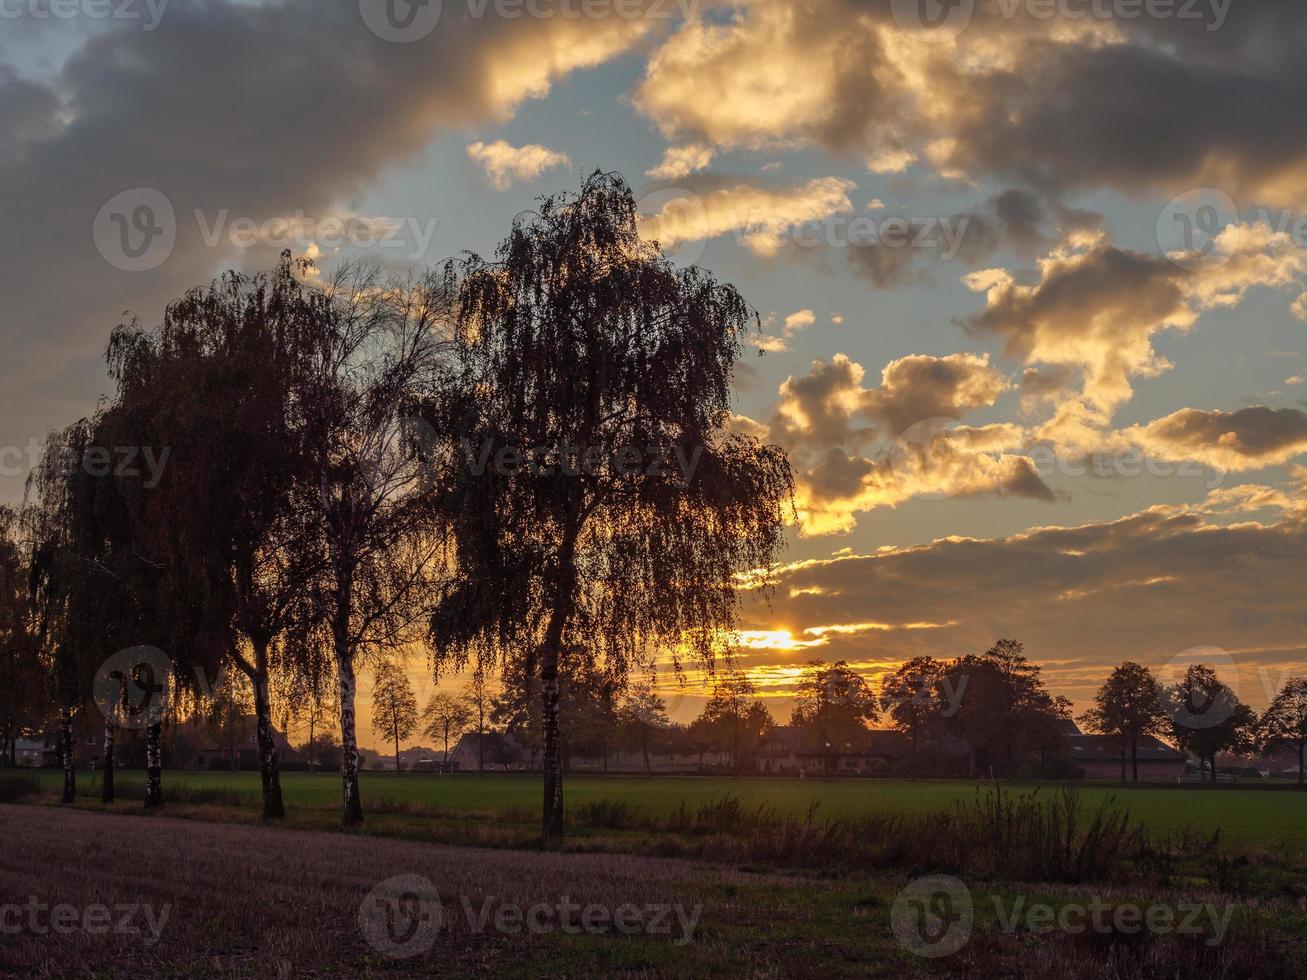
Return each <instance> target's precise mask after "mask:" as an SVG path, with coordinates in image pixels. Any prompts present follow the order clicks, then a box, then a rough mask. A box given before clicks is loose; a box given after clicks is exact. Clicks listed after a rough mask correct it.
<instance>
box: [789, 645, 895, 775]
mask: <svg viewBox="0 0 1307 980" xmlns="http://www.w3.org/2000/svg"><path fill="white" fill-rule="evenodd" d="M879 714H880V709H879V704H878V702H877V698H876V695H875V692H873V691H872V689H871V685H870V684H868V683H867V680H866V678H864V677H863V676H862V675H861V674H859V673H858V672H857V671H855V670H854V669H853V668H852V667H850V666H849V665H848V664H847V663H846V662H845V661H843V660H841V661H839V662H838V663H834V664H825V663H822V662H821V661H820V660H813V661H809V663H808V665H807V666H806V667H805V668H804V671H803V674H802V675H801V677H800V679H799V684H798V690H797V691H795V697H794V709H793V711H792V713H791V715H790V724H791V725H793V726H794V727H796V728H800V729H806V730H807V731H809V732H810V733H812V734H813V735H814V736H816V738H817V742H818V745H819V746H820V747H821V751H822V758H823V760H824V766H823V767H824V768H825V770H826V771H827V772H829V771H830V768H831V755H832V750H835V751H837V752H838V750H839V748H841V747H843V746H844V745H846V744H853V745H856V744H857V743H858V742H859V741H861V740H862V738H863V737H864V736H865V735H866V733H867V731H868V730H869V728H870V725H871V723H872V722H874V721H875V720H876V719H877V717H879Z"/></svg>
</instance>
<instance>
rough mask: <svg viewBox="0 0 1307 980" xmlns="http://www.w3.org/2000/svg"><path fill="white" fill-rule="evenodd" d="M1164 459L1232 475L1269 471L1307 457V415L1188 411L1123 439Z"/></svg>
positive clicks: (1284, 410)
mask: <svg viewBox="0 0 1307 980" xmlns="http://www.w3.org/2000/svg"><path fill="white" fill-rule="evenodd" d="M1123 436H1124V437H1126V438H1130V439H1133V440H1134V441H1136V442H1137V443H1138V444H1139V445H1141V446H1142V447H1143V448H1145V449H1146V450H1147V451H1148V452H1150V453H1152V454H1154V455H1156V456H1159V457H1161V458H1163V459H1178V460H1186V459H1191V460H1195V461H1197V462H1201V463H1207V464H1208V465H1210V466H1214V467H1217V468H1218V469H1222V470H1227V471H1231V472H1239V471H1242V470H1256V469H1263V468H1265V467H1267V466H1276V465H1279V464H1281V463H1285V462H1288V461H1289V460H1290V459H1293V458H1294V457H1295V456H1299V455H1302V454H1304V453H1307V412H1302V411H1299V410H1298V409H1295V408H1281V409H1273V408H1264V407H1254V408H1243V409H1240V410H1239V411H1237V412H1220V411H1210V412H1205V411H1201V410H1199V409H1196V408H1183V409H1181V410H1180V411H1178V412H1174V413H1172V414H1171V415H1168V416H1166V417H1165V418H1161V419H1157V420H1156V421H1154V422H1150V423H1148V424H1147V425H1145V426H1140V427H1134V428H1131V429H1129V430H1126V431H1125V432H1124V433H1123Z"/></svg>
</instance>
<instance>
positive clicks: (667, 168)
mask: <svg viewBox="0 0 1307 980" xmlns="http://www.w3.org/2000/svg"><path fill="white" fill-rule="evenodd" d="M712 161H713V151H712V149H711V148H709V147H706V146H701V145H700V144H698V143H691V144H689V145H687V146H669V147H668V148H667V149H666V151H664V153H663V159H662V162H661V163H659V164H657V165H656V166H654V167H651V168H650V169H648V170H646V171H645V176H646V177H653V178H654V179H655V180H680V179H681V178H682V177H688V176H689V175H690V174H695V173H698V172H699V171H700V170H703V169H705V168H706V167H707V166H708V165H709V164H711V163H712Z"/></svg>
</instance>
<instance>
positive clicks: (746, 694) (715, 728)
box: [695, 669, 772, 779]
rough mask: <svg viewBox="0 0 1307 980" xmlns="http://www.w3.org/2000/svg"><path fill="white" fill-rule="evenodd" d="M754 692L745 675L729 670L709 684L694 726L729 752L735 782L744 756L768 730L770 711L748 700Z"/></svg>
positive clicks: (760, 740) (753, 749)
mask: <svg viewBox="0 0 1307 980" xmlns="http://www.w3.org/2000/svg"><path fill="white" fill-rule="evenodd" d="M755 693H756V691H755V688H754V685H753V682H752V681H750V680H749V678H748V675H746V674H745V673H744V671H742V670H738V669H732V670H730V671H728V672H727V673H726V674H725V675H723V676H721V677H720V678H719V679H718V681H717V683H716V684H714V685H713V690H712V695H711V696H710V697H709V698H708V701H707V703H706V704H705V705H704V706H703V713H702V714H701V715H700V716H699V719H698V721H697V722H696V723H695V724H696V725H698V726H699V727H700V728H701V729H702V730H703V732H704V734H705V735H706V736H707V738H708V739H709V740H710V741H711V742H712V743H713V744H715V745H718V746H721V747H723V748H726V749H728V750H729V751H730V753H731V768H732V769H733V770H734V772H735V776H736V778H737V779H738V778H739V777H740V776H741V775H742V774H743V768H744V759H745V757H746V756H748V757H750V758H752V756H753V753H754V751H756V750H757V748H758V745H759V744H760V743H761V742H762V740H763V739H765V738H766V737H767V733H768V731H769V730H770V729H771V727H772V718H771V714H770V712H768V711H767V708H766V707H765V706H764V705H763V704H762V703H761V702H760V701H753V700H752V698H753V696H754V694H755Z"/></svg>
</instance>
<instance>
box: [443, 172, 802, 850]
mask: <svg viewBox="0 0 1307 980" xmlns="http://www.w3.org/2000/svg"><path fill="white" fill-rule="evenodd" d="M449 274H450V278H451V281H452V280H453V279H454V278H457V282H458V303H457V319H456V325H457V333H456V349H455V362H456V368H455V378H454V381H455V383H454V384H452V385H451V386H450V389H449V391H448V393H447V396H446V397H443V398H440V399H436V400H433V402H432V403H431V404H430V405H429V406H428V412H427V415H428V419H429V420H430V422H431V424H432V428H433V430H434V432H435V433H436V434H437V436H438V438H439V439H440V441H441V443H442V446H443V448H444V457H445V458H446V459H449V460H452V461H453V465H451V466H450V470H449V472H450V479H449V482H448V486H447V492H446V493H445V494H444V495H443V497H442V505H443V511H444V513H445V514H446V516H447V520H448V522H449V523H450V524H451V525H452V526H453V527H454V530H455V534H456V549H457V571H458V574H457V576H456V577H455V578H453V579H452V580H451V581H450V582H449V583H447V585H446V586H445V587H444V588H443V589H442V590H441V592H440V594H439V596H438V601H437V603H436V606H435V609H434V611H433V614H432V617H431V628H432V629H431V632H432V641H433V643H434V644H435V646H436V649H437V651H438V654H439V656H440V658H441V659H442V660H444V661H448V662H452V663H454V664H455V665H461V664H462V663H463V662H464V661H465V660H466V659H467V658H468V657H469V656H470V655H472V654H476V655H478V656H479V657H480V656H485V657H493V656H496V655H498V656H500V657H502V658H505V659H508V660H513V659H520V660H521V661H523V663H522V668H523V669H522V670H521V671H520V672H515V671H514V670H512V669H506V670H505V671H504V673H505V675H507V676H521V677H523V679H528V678H533V677H535V676H538V677H539V678H540V681H541V700H542V723H543V741H544V807H543V811H544V812H543V819H542V831H543V840H544V844H545V846H546V847H548V848H554V849H557V848H560V847H561V846H562V836H563V784H562V754H561V742H560V714H559V703H560V700H559V699H560V687H559V680H560V676H561V675H562V674H563V673H565V672H566V670H567V661H568V659H569V658H582V659H586V660H590V661H592V662H594V663H598V664H602V665H603V669H604V670H605V672H607V673H609V674H610V675H612V676H615V677H619V678H620V677H624V676H625V675H626V674H627V672H628V671H629V670H630V669H631V668H632V667H633V666H635V665H643V664H647V663H649V662H651V661H652V656H653V651H654V650H655V649H656V648H659V647H661V648H664V649H668V650H671V651H673V655H674V656H675V657H676V658H677V659H676V664H675V666H676V667H677V668H678V669H679V665H680V659H679V658H680V651H682V650H685V651H688V655H689V656H691V657H693V658H695V659H697V660H699V661H701V662H706V663H711V661H712V660H713V659H714V657H715V656H716V652H717V649H718V647H719V646H720V637H721V635H722V633H723V631H725V630H728V629H729V628H730V627H731V626H732V625H733V622H734V616H735V610H736V605H737V601H738V596H737V589H736V575H737V574H739V573H742V572H744V571H747V570H750V569H759V568H762V569H766V568H769V567H770V566H771V565H772V564H773V561H774V559H775V556H776V555H777V554H778V552H779V550H780V548H781V546H782V543H783V534H782V529H783V521H784V519H785V517H786V516H787V510H786V508H787V505H788V506H789V507H790V508H791V509H792V478H791V473H790V467H789V462H788V460H787V458H786V457H785V455H784V453H783V452H782V451H781V450H779V449H776V448H774V447H763V446H761V445H759V444H758V443H757V442H755V441H754V440H751V439H749V438H746V437H744V436H740V435H731V434H728V431H727V423H728V421H729V419H730V397H731V378H732V370H733V365H734V363H735V360H736V358H737V357H738V356H739V354H740V352H741V350H742V344H741V335H742V333H743V332H744V331H745V330H746V329H747V327H748V326H749V324H750V323H756V317H755V316H753V315H752V314H751V313H750V310H749V307H748V306H747V305H746V304H745V302H744V300H743V299H742V298H741V297H740V295H739V294H738V293H737V292H736V291H735V290H734V289H733V288H731V287H729V286H725V285H721V284H719V283H718V282H717V281H716V280H715V279H713V278H712V276H710V275H708V274H707V273H705V272H703V271H701V270H699V269H695V268H690V269H683V270H678V269H675V268H673V267H672V266H671V265H670V263H668V262H667V261H666V259H664V258H663V256H662V254H661V252H660V250H659V249H658V246H657V245H656V244H655V243H651V242H647V241H643V240H641V238H640V236H639V233H638V231H637V229H636V207H635V200H634V198H633V196H632V194H631V191H630V189H629V188H628V187H627V186H626V184H625V183H624V182H623V181H622V180H621V178H620V177H617V176H614V175H607V174H600V173H596V174H594V175H592V176H591V177H590V178H589V179H587V180H586V181H585V183H584V185H583V186H582V188H581V191H580V193H579V194H576V195H561V196H558V197H554V198H548V199H546V200H544V201H543V202H542V204H541V206H540V210H539V212H538V213H533V214H528V215H522V216H519V218H518V220H517V221H516V222H515V223H514V225H513V229H512V232H511V234H510V235H509V237H508V238H507V239H506V240H505V241H504V242H503V244H502V245H501V246H500V248H499V251H498V253H497V255H496V260H495V261H494V262H487V261H485V260H483V259H481V258H479V257H477V256H470V257H468V258H467V259H466V260H465V261H463V262H461V263H459V264H458V265H457V266H456V267H451V269H450V273H449Z"/></svg>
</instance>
